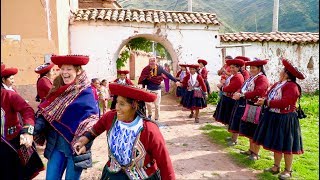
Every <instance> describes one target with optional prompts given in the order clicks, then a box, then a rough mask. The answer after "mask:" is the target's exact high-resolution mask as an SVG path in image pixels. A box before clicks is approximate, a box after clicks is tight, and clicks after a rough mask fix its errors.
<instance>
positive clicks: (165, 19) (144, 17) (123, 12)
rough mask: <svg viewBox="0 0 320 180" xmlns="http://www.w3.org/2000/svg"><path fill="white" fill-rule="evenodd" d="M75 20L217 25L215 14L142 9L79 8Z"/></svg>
mask: <svg viewBox="0 0 320 180" xmlns="http://www.w3.org/2000/svg"><path fill="white" fill-rule="evenodd" d="M74 20H75V21H90V20H93V21H99V20H100V21H114V22H119V23H121V22H127V21H135V22H145V23H179V24H182V23H183V24H198V23H199V24H207V25H209V24H213V25H219V24H220V23H219V21H218V19H217V16H216V14H210V13H201V12H177V11H161V10H142V9H108V8H106V9H79V10H78V11H77V12H76V13H75V14H74Z"/></svg>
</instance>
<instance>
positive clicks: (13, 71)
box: [1, 68, 18, 77]
mask: <svg viewBox="0 0 320 180" xmlns="http://www.w3.org/2000/svg"><path fill="white" fill-rule="evenodd" d="M17 73H18V69H17V68H4V70H2V71H1V76H2V77H4V76H12V75H15V74H17Z"/></svg>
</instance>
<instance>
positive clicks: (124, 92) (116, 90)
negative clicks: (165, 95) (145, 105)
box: [109, 83, 157, 102]
mask: <svg viewBox="0 0 320 180" xmlns="http://www.w3.org/2000/svg"><path fill="white" fill-rule="evenodd" d="M109 89H110V93H111V94H113V95H117V96H122V97H126V98H130V99H134V100H138V101H144V102H154V101H155V100H156V99H157V95H156V94H155V93H151V92H148V91H146V90H144V89H140V88H138V87H134V86H130V85H122V84H118V83H110V84H109Z"/></svg>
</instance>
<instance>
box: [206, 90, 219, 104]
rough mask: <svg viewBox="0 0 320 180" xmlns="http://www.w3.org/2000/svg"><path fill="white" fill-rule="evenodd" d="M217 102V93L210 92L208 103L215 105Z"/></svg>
mask: <svg viewBox="0 0 320 180" xmlns="http://www.w3.org/2000/svg"><path fill="white" fill-rule="evenodd" d="M218 102H219V92H212V93H211V94H209V96H208V103H209V104H212V105H217V104H218Z"/></svg>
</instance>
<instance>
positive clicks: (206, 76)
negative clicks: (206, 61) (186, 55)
mask: <svg viewBox="0 0 320 180" xmlns="http://www.w3.org/2000/svg"><path fill="white" fill-rule="evenodd" d="M200 75H201V76H202V78H203V80H206V79H207V78H208V70H207V68H206V67H203V68H202V70H201V73H200Z"/></svg>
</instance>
